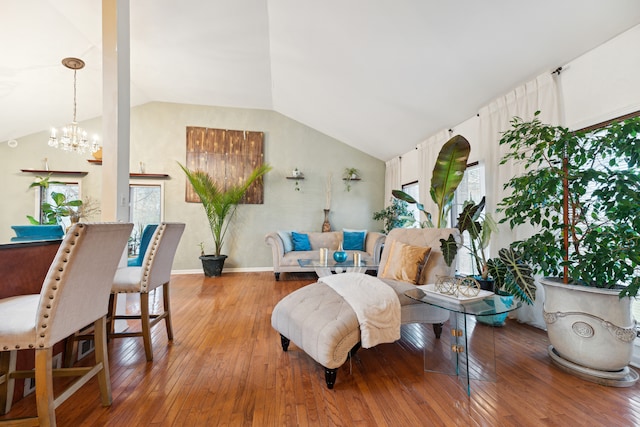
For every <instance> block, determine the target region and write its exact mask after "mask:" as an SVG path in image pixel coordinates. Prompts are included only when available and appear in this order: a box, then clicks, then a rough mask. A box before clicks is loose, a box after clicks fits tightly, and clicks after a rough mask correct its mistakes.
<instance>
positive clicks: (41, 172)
mask: <svg viewBox="0 0 640 427" xmlns="http://www.w3.org/2000/svg"><path fill="white" fill-rule="evenodd" d="M20 171H21V172H25V173H33V174H38V175H48V174H51V175H76V176H85V175H86V174H88V173H89V172H83V171H53V170H49V171H48V170H45V169H20ZM129 177H130V178H151V179H167V178H169V175H167V174H166V173H130V174H129Z"/></svg>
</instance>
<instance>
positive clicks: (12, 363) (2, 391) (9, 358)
mask: <svg viewBox="0 0 640 427" xmlns="http://www.w3.org/2000/svg"><path fill="white" fill-rule="evenodd" d="M17 354H18V352H17V351H15V350H14V351H3V352H2V353H0V380H1V381H2V382H0V415H4V414H6V413H7V412H9V410H10V409H11V404H12V403H13V389H14V385H15V382H16V381H15V379H13V378H10V374H11V372H13V371H15V370H16V360H17Z"/></svg>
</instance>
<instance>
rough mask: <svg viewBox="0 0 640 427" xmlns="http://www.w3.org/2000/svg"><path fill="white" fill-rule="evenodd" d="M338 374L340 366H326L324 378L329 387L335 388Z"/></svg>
mask: <svg viewBox="0 0 640 427" xmlns="http://www.w3.org/2000/svg"><path fill="white" fill-rule="evenodd" d="M337 374H338V368H333V369H329V368H324V380H325V381H326V382H327V388H328V389H329V390H331V389H333V385H334V384H335V383H336V375H337Z"/></svg>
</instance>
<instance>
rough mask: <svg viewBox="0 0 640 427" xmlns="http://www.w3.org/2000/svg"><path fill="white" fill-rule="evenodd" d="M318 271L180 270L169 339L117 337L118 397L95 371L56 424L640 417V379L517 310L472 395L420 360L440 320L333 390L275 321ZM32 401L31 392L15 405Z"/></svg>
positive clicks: (633, 421)
mask: <svg viewBox="0 0 640 427" xmlns="http://www.w3.org/2000/svg"><path fill="white" fill-rule="evenodd" d="M283 276H284V275H283ZM311 281H312V280H311V279H310V278H306V279H305V278H299V277H295V278H291V277H283V280H281V281H279V282H276V281H274V279H273V274H271V273H243V274H241V273H229V274H227V273H225V274H224V275H223V277H221V278H204V277H203V276H201V275H181V276H174V277H173V281H172V289H171V298H172V308H173V316H174V335H175V339H174V341H173V342H172V343H167V337H166V333H165V330H164V328H163V326H162V325H160V326H156V327H155V330H154V338H153V342H154V356H155V358H154V361H153V362H150V363H147V362H146V361H145V357H144V350H143V347H142V340H141V339H136V338H127V339H118V340H112V341H111V342H110V343H109V355H110V366H111V381H112V388H113V405H112V406H111V407H110V408H104V407H101V406H100V400H99V393H98V385H97V382H96V380H95V379H93V380H91V381H90V382H89V383H88V384H87V385H85V386H84V387H83V388H82V389H81V391H79V392H78V393H76V394H75V395H74V396H72V397H71V398H70V399H68V400H67V401H66V402H65V403H63V404H62V405H61V406H60V407H59V408H58V409H57V410H56V414H57V419H58V425H60V426H74V427H75V426H216V425H221V426H243V425H247V426H249V425H253V426H280V425H285V426H297V425H300V426H306V425H313V426H316V425H320V426H332V425H345V426H346V425H348V426H353V425H356V426H376V425H380V426H386V425H389V426H409V425H436V426H437V425H446V426H449V425H451V426H454V425H458V426H462V425H463V426H632V425H640V389H639V387H640V386H638V385H636V386H634V387H631V388H609V387H605V386H600V385H596V384H593V383H590V382H586V381H583V380H580V379H578V378H576V377H573V376H570V375H568V374H566V373H564V372H562V371H560V370H558V369H557V368H556V367H554V366H553V365H552V364H551V362H550V359H549V357H548V356H547V346H548V341H547V338H546V334H545V332H543V331H541V330H539V329H536V328H532V327H529V326H526V325H521V324H518V323H516V322H514V321H508V322H507V325H506V326H505V327H502V328H495V343H496V344H495V345H496V347H495V351H496V356H497V382H495V383H494V382H484V381H472V383H471V387H472V392H471V396H470V397H468V396H467V394H466V391H465V389H464V388H463V387H462V386H461V384H460V383H459V382H458V381H457V379H456V378H455V377H449V376H447V375H443V374H436V373H430V372H424V370H423V352H422V348H421V346H422V342H423V341H424V340H425V339H433V332H432V331H431V328H430V327H429V326H424V327H423V326H421V325H407V326H403V327H402V339H401V340H399V341H397V342H396V343H393V344H383V345H379V346H377V347H375V348H373V349H361V350H360V351H358V353H357V355H356V357H355V358H354V359H353V360H352V361H351V362H349V361H347V363H346V364H345V365H344V366H343V367H342V368H340V370H339V371H338V378H337V382H336V385H335V388H334V389H333V390H328V389H327V388H326V386H325V382H324V373H323V370H322V368H321V367H320V366H318V364H317V363H316V362H314V361H313V360H312V359H311V358H309V357H308V356H307V355H306V354H304V353H303V352H302V351H300V350H299V349H298V348H297V347H296V346H295V345H293V344H292V345H291V347H290V348H289V351H288V352H286V353H285V352H283V351H282V349H281V347H280V339H279V336H278V334H277V333H276V332H275V331H274V330H273V329H272V328H271V324H270V315H271V310H272V308H273V306H274V305H275V304H276V303H277V301H278V300H279V299H280V298H282V297H283V296H284V295H286V294H288V293H289V292H291V291H293V290H295V289H297V288H299V287H301V286H304V285H305V284H308V283H310V282H311ZM89 357H92V356H89ZM34 413H35V407H34V400H33V396H32V395H31V396H30V397H28V398H26V399H23V400H22V401H20V402H19V403H18V404H17V405H15V406H14V408H13V409H12V411H11V413H10V415H11V416H23V415H30V414H34ZM1 418H2V417H0V419H1Z"/></svg>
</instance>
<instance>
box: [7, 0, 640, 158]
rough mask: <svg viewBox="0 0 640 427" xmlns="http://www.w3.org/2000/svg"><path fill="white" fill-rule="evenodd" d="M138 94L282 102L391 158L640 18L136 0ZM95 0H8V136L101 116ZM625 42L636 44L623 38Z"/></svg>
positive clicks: (434, 1) (454, 6)
mask: <svg viewBox="0 0 640 427" xmlns="http://www.w3.org/2000/svg"><path fill="white" fill-rule="evenodd" d="M130 3H131V4H130V14H131V18H130V19H131V103H132V105H133V106H135V105H140V104H144V103H147V102H150V101H164V102H176V103H187V104H201V105H215V106H228V107H241V108H258V109H268V110H275V111H277V112H279V113H281V114H284V115H286V116H288V117H290V118H292V119H295V120H297V121H299V122H301V123H304V124H305V125H307V126H310V127H312V128H315V129H317V130H318V131H321V132H323V133H325V134H327V135H330V136H332V137H334V138H337V139H339V140H341V141H343V142H345V143H347V144H349V145H351V146H353V147H355V148H357V149H359V150H362V151H364V152H367V153H370V154H371V155H372V156H374V157H376V158H379V159H381V160H388V159H390V158H392V157H394V156H396V155H398V154H403V153H406V152H407V151H410V150H411V149H412V148H413V147H415V145H416V144H417V143H419V142H420V141H422V140H423V139H425V138H426V137H428V136H429V135H431V134H433V133H434V132H436V131H438V130H440V129H443V128H448V127H451V126H454V125H456V124H458V123H460V122H462V121H464V120H466V119H468V118H469V117H471V116H473V115H474V114H475V113H476V112H477V111H478V109H479V108H480V107H482V106H483V105H486V104H487V103H488V102H489V101H491V100H492V99H493V98H495V97H496V96H499V95H501V94H504V93H505V92H507V91H509V90H510V89H512V88H514V87H515V86H517V85H519V84H521V83H524V82H525V81H528V80H530V79H532V78H534V77H535V76H537V75H539V74H540V73H543V72H545V71H547V70H548V71H551V70H553V69H555V68H556V67H558V66H561V65H563V64H566V63H567V62H568V61H570V60H572V59H574V58H576V57H578V56H580V55H582V54H584V53H585V52H587V51H589V50H591V49H593V48H594V47H597V46H599V45H601V44H602V43H604V42H606V41H607V40H609V39H611V38H613V37H615V36H616V35H618V34H620V33H622V32H624V31H625V30H627V29H629V28H631V27H633V26H634V25H637V24H639V23H640V1H638V0H616V1H615V2H612V1H610V0H562V1H558V0H539V1H537V2H530V1H513V0H492V1H485V2H481V1H477V0H457V1H443V0H394V1H390V0H386V1H385V0H323V1H312V0H180V1H176V0H131V2H130ZM101 8H102V4H101V0H0V40H2V49H1V50H0V141H7V140H9V139H14V138H20V137H21V136H25V135H28V134H31V133H34V132H40V131H44V130H47V129H48V128H50V127H51V126H61V125H63V124H66V123H67V122H69V121H70V119H71V116H72V112H73V111H72V109H73V106H72V90H73V72H71V71H70V70H68V69H66V68H64V67H63V66H62V65H61V63H60V61H61V59H62V58H64V57H68V56H75V57H79V58H81V59H83V60H84V61H85V62H86V64H87V66H86V68H85V69H83V70H81V71H78V119H79V120H80V121H82V120H86V119H89V118H93V117H99V116H101V115H102V113H101V111H102V93H101V92H102V67H101V62H102V40H101V37H102V35H101ZM628 54H638V53H637V52H629V53H628Z"/></svg>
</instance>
